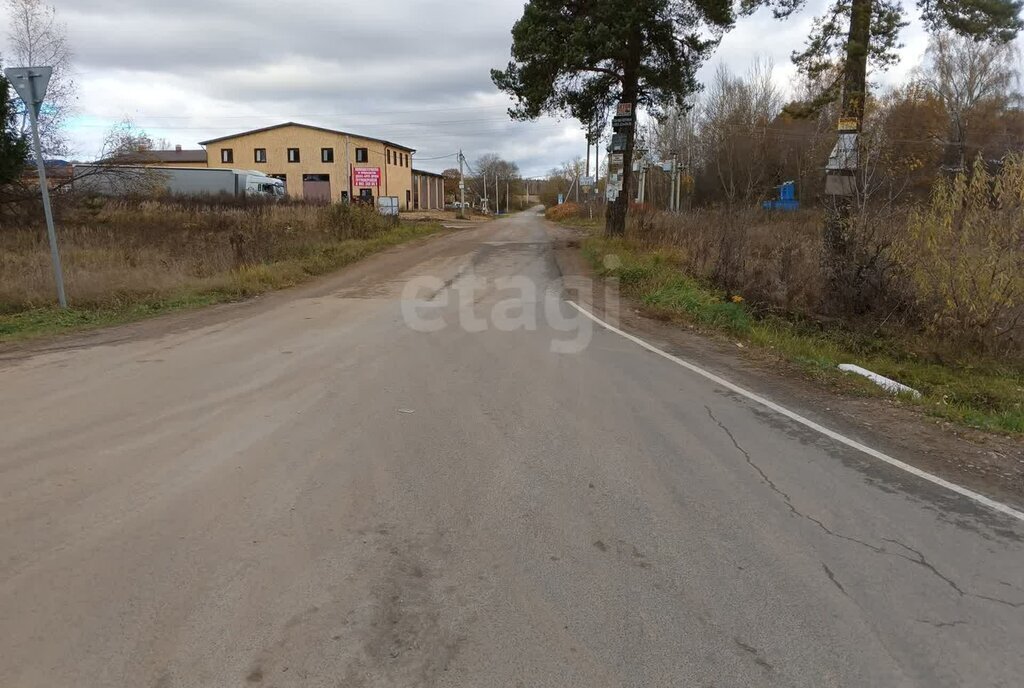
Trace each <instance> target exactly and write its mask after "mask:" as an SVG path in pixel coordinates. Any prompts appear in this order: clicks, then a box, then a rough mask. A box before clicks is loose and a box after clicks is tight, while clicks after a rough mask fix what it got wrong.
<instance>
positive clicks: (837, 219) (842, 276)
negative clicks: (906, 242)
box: [822, 0, 873, 308]
mask: <svg viewBox="0 0 1024 688" xmlns="http://www.w3.org/2000/svg"><path fill="white" fill-rule="evenodd" d="M872 2H873V0H852V4H851V6H850V32H849V35H848V37H847V41H846V63H845V65H844V69H843V100H842V111H841V116H842V117H844V118H853V119H856V120H857V134H858V146H859V144H860V141H859V135H860V132H861V129H862V125H863V119H864V102H865V99H866V97H867V71H868V46H869V44H870V41H871V10H872ZM859 164H860V156H859V155H858V156H857V165H858V168H857V169H854V170H853V181H854V184H857V183H859V180H860V177H859V172H860V170H859ZM852 210H853V196H848V195H839V196H832V198H831V203H828V204H826V208H825V229H824V233H823V239H824V256H822V259H823V267H824V269H825V278H826V282H827V286H828V290H829V293H828V295H827V296H828V300H829V301H830V306H832V307H833V308H836V307H838V308H846V307H849V306H850V303H849V300H850V299H851V298H854V297H855V296H856V295H855V293H854V292H855V291H856V289H857V286H856V285H855V284H853V283H852V282H853V281H854V277H855V275H856V272H857V271H856V267H855V266H854V265H853V263H854V261H855V260H856V257H855V256H854V255H853V250H852V249H853V248H854V247H853V246H852V245H851V243H852V241H851V240H852V237H851V226H850V225H851V219H852Z"/></svg>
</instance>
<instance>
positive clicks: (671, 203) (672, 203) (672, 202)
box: [668, 154, 679, 213]
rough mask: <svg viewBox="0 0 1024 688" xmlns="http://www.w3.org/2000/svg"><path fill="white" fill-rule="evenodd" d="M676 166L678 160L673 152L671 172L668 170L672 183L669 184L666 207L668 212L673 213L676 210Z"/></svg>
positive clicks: (677, 180) (677, 175)
mask: <svg viewBox="0 0 1024 688" xmlns="http://www.w3.org/2000/svg"><path fill="white" fill-rule="evenodd" d="M678 166H679V163H678V161H677V159H676V156H675V154H673V155H672V167H671V172H670V174H671V175H672V183H671V185H670V190H669V198H668V209H669V212H673V213H674V212H675V211H676V184H677V183H678V182H679V170H678Z"/></svg>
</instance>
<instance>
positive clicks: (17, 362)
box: [0, 214, 1024, 688]
mask: <svg viewBox="0 0 1024 688" xmlns="http://www.w3.org/2000/svg"><path fill="white" fill-rule="evenodd" d="M414 278H421V279H418V280H417V281H416V282H414V286H416V287H417V289H416V291H415V294H416V295H418V296H420V297H422V299H423V300H424V303H423V304H420V305H418V306H416V304H413V303H412V301H410V300H409V299H406V300H404V301H403V299H402V298H401V297H402V294H403V290H405V289H406V288H407V285H408V284H409V280H411V279H414ZM508 278H514V279H512V280H511V281H509V279H508ZM558 278H559V272H558V269H557V266H556V264H555V262H554V260H553V257H552V252H551V245H550V241H549V234H548V232H547V230H546V229H545V226H544V225H543V223H542V222H541V221H540V220H539V218H537V216H535V215H533V214H523V215H518V216H515V217H513V218H510V219H506V220H500V221H496V222H492V223H488V224H487V225H485V226H482V227H480V228H478V229H474V230H464V231H461V232H458V233H454V234H450V235H447V236H444V237H440V238H437V239H434V240H431V241H428V242H423V243H420V244H418V245H416V246H413V247H408V248H403V249H398V250H395V251H391V252H389V253H387V254H384V255H382V256H378V257H376V258H373V259H371V260H369V261H366V262H365V263H362V264H360V265H358V266H355V267H354V268H353V269H352V270H350V271H348V272H346V273H345V274H343V275H341V276H340V277H335V278H332V279H330V280H328V281H326V282H323V283H320V284H318V285H315V286H313V287H310V288H307V289H304V290H296V291H293V292H289V293H284V294H278V295H274V296H271V297H268V298H266V299H262V300H260V301H257V302H253V303H250V304H244V305H240V306H230V307H225V308H219V309H213V310H211V311H207V312H204V313H202V314H191V315H187V316H179V317H176V318H170V319H164V320H161V321H154V322H149V323H141V324H137V325H133V326H130V327H124V328H117V329H115V330H109V331H105V332H103V333H98V334H94V335H89V336H83V337H79V338H75V339H71V340H64V341H61V342H58V343H55V344H52V345H44V346H40V347H37V348H35V349H31V350H28V351H23V352H20V353H19V352H13V353H8V355H7V356H6V361H5V362H4V363H3V364H2V366H0V399H2V411H0V414H2V416H0V417H2V434H0V686H4V687H12V688H34V687H37V686H38V687H45V688H55V687H58V686H89V687H93V686H133V687H134V686H146V687H153V688H172V687H174V688H178V687H185V686H218V687H219V686H268V687H269V686H275V687H277V688H283V687H286V686H315V687H319V686H330V687H335V686H343V687H346V688H349V687H352V688H355V687H362V686H382V687H383V686H466V687H470V686H472V687H482V686H530V687H533V686H552V687H559V688H562V687H565V686H586V687H597V686H698V685H699V686H710V685H715V686H816V687H820V686H866V685H872V686H882V685H884V686H964V685H970V686H1012V685H1019V682H1020V677H1021V676H1022V675H1024V654H1022V653H1021V647H1024V566H1022V562H1024V524H1022V523H1021V522H1020V521H1017V520H1015V519H1014V518H1012V517H1010V516H1006V515H1000V514H997V513H994V512H992V511H991V510H988V509H986V508H984V507H982V506H979V505H978V504H976V503H974V502H972V501H971V500H969V499H966V498H963V497H960V496H957V495H954V494H952V493H949V492H948V491H945V490H943V489H942V488H940V487H938V486H936V485H933V484H931V483H929V482H927V481H924V480H921V479H918V478H915V477H914V476H912V475H908V474H906V473H905V472H901V471H899V470H897V469H895V468H892V467H891V466H888V465H885V464H882V463H879V462H878V461H875V460H873V459H871V458H870V457H867V456H865V455H864V454H862V453H859V452H857V451H854V450H853V449H850V448H849V447H845V446H843V445H841V444H837V443H836V442H834V441H831V440H829V439H828V438H825V437H823V436H821V435H820V434H816V433H814V432H812V431H810V430H808V429H807V428H806V427H803V426H800V425H798V424H796V423H794V422H792V421H790V420H788V419H786V418H784V417H781V416H779V415H777V414H773V413H771V412H769V411H767V410H765V409H764V408H763V407H760V406H758V405H757V404H755V403H753V402H751V401H750V400H749V399H746V398H744V397H742V396H739V395H737V394H735V393H733V392H730V391H728V390H726V389H723V388H722V387H721V386H720V385H716V384H715V383H713V382H712V381H709V380H707V379H705V378H702V377H700V376H698V375H694V374H693V373H691V372H689V371H687V370H685V369H683V368H681V367H680V366H678V365H674V364H673V363H672V362H671V361H669V360H667V359H665V358H663V357H660V356H657V355H654V354H652V353H651V352H650V351H646V350H644V349H642V348H640V347H639V346H637V345H636V344H634V343H633V342H630V341H628V340H626V339H624V338H623V337H621V336H619V335H617V334H615V333H613V332H610V331H607V330H604V329H600V328H591V327H590V325H587V324H586V323H588V322H589V321H586V320H585V319H582V318H581V317H579V314H578V313H575V311H574V310H573V309H572V308H570V307H568V306H567V305H566V304H565V302H564V300H563V299H561V294H562V292H561V288H562V285H561V284H560V282H559V280H558ZM530 285H532V287H531V286H530ZM470 286H472V287H473V288H472V289H470V288H469V287H470ZM412 294H413V292H412V291H407V292H406V296H411V295H412ZM552 304H554V306H552ZM414 306H415V307H414ZM552 308H554V310H551V309H552ZM534 311H535V312H536V317H535V318H534V321H533V322H532V323H531V322H528V321H529V320H530V317H529V313H531V312H534ZM517 322H518V323H521V324H522V327H517V328H515V329H513V328H512V325H514V324H516V323H517ZM481 323H482V324H481ZM410 325H412V326H410Z"/></svg>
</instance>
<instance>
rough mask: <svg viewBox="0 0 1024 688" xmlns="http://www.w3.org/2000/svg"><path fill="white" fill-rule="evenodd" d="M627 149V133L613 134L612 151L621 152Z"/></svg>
mask: <svg viewBox="0 0 1024 688" xmlns="http://www.w3.org/2000/svg"><path fill="white" fill-rule="evenodd" d="M624 150H626V135H625V134H612V153H620V152H622V151H624Z"/></svg>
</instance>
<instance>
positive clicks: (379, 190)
mask: <svg viewBox="0 0 1024 688" xmlns="http://www.w3.org/2000/svg"><path fill="white" fill-rule="evenodd" d="M200 145H202V146H204V147H205V148H206V160H207V162H206V165H207V166H209V167H216V168H234V169H246V170H257V171H259V172H263V173H264V174H267V175H269V176H272V177H277V178H278V179H282V180H284V181H285V183H286V185H287V189H288V194H289V195H290V196H293V197H296V198H305V199H309V200H322V201H346V200H349V199H363V200H366V201H368V200H370V199H376V198H380V197H383V196H396V197H398V203H399V208H401V209H402V210H412V209H413V207H414V205H415V200H414V189H413V170H412V156H413V153H415V152H416V151H415V150H414V149H412V148H409V147H408V146H402V145H399V144H397V143H392V142H391V141H385V140H383V139H376V138H370V137H367V136H359V135H357V134H350V133H348V132H344V131H337V130H335V129H326V128H324V127H314V126H310V125H307V124H297V123H295V122H287V123H285V124H278V125H275V126H272V127H265V128H263V129H254V130H252V131H246V132H242V133H240V134H232V135H230V136H222V137H220V138H216V139H210V140H209V141H202V142H200ZM193 166H196V165H193ZM427 174H429V173H427ZM424 190H425V192H426V195H425V196H420V195H415V198H429V197H430V196H431V192H430V185H429V184H427V185H425V186H424ZM418 193H419V192H418V191H417V194H418ZM441 201H442V202H443V193H442V196H441ZM424 207H425V206H424Z"/></svg>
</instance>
